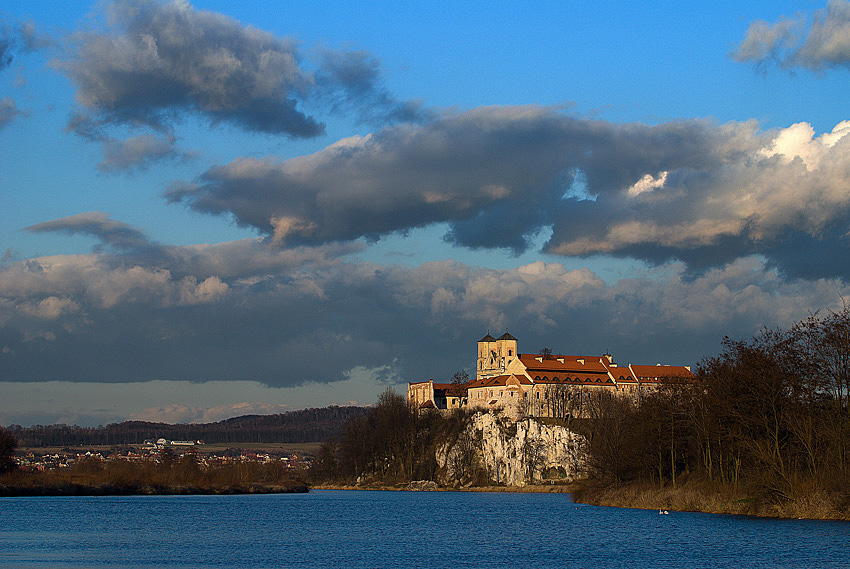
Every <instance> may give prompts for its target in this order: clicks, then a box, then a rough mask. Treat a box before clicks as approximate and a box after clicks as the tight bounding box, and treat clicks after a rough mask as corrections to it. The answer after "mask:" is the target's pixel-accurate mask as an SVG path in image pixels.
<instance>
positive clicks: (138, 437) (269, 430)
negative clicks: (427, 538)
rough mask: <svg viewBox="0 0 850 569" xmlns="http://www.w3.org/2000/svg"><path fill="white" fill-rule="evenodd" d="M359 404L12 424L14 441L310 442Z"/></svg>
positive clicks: (339, 425) (355, 413) (359, 410)
mask: <svg viewBox="0 0 850 569" xmlns="http://www.w3.org/2000/svg"><path fill="white" fill-rule="evenodd" d="M365 413H366V408H364V407H337V406H332V407H323V408H320V409H304V410H301V411H290V412H288V413H282V414H278V415H246V416H244V417H235V418H233V419H227V420H224V421H219V422H217V423H203V424H194V423H188V424H178V425H171V424H168V423H149V422H145V421H125V422H123V423H113V424H110V425H106V426H100V427H78V426H76V425H35V426H33V427H26V428H25V427H21V426H20V425H12V426H10V427H8V430H9V431H10V432H11V433H12V434H13V435H14V436H15V437H16V438H17V439H18V441H19V442H20V446H24V447H39V446H59V447H63V446H85V445H122V444H141V443H143V442H144V441H145V440H146V439H154V440H155V439H158V438H165V439H169V440H202V441H204V442H206V443H312V442H324V441H327V440H330V439H332V438H334V437H336V436H337V435H338V434H339V433H340V432H341V431H342V429H343V428H344V426H345V425H346V424H347V423H348V422H349V421H350V420H352V419H355V418H357V417H361V416H363V415H364V414H365Z"/></svg>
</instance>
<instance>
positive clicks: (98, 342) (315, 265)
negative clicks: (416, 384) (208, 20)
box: [0, 215, 850, 387]
mask: <svg viewBox="0 0 850 569" xmlns="http://www.w3.org/2000/svg"><path fill="white" fill-rule="evenodd" d="M87 219H88V221H86V220H87ZM48 227H49V228H52V229H53V230H58V231H66V230H67V228H68V227H85V228H86V229H85V231H88V232H89V233H91V234H100V233H102V234H103V239H104V240H105V241H110V242H117V243H118V244H124V243H126V242H128V241H129V242H130V243H133V244H135V241H136V240H137V238H138V236H136V235H134V234H133V233H132V232H131V233H130V237H129V238H128V237H127V236H126V235H124V234H123V230H124V229H125V228H124V227H123V226H122V224H120V222H115V221H112V220H108V219H103V218H102V217H101V216H98V215H89V216H81V217H77V218H70V219H65V220H57V221H56V222H53V223H49V224H48V225H41V227H40V228H39V230H47V228H48ZM116 233H117V236H116ZM352 247H353V246H347V247H346V246H343V245H337V244H327V245H322V246H318V247H306V246H304V247H298V248H293V249H287V250H280V249H278V248H270V247H269V246H268V245H267V244H265V243H263V242H262V241H261V240H247V241H239V242H233V243H222V244H219V245H206V246H191V247H179V246H162V247H161V248H160V250H159V254H158V255H151V254H150V253H149V251H147V250H146V249H145V248H144V247H123V246H119V247H114V248H113V249H112V250H113V252H100V253H92V254H85V255H64V256H53V257H42V258H38V259H30V260H22V261H11V262H6V263H5V264H4V265H2V266H0V365H2V369H3V370H4V380H6V381H47V380H65V381H98V382H138V381H148V380H154V379H159V380H189V381H218V380H220V381H229V380H255V381H260V382H262V383H264V384H266V385H270V386H278V387H285V386H297V385H302V384H304V383H307V382H316V383H329V382H336V381H340V380H343V379H345V378H346V377H349V376H350V375H351V373H353V372H354V370H357V369H363V370H372V372H373V373H374V374H375V376H376V377H377V376H380V377H384V378H385V381H387V382H388V383H392V384H395V383H398V382H403V381H407V380H418V379H422V378H421V377H420V375H421V373H423V371H422V370H427V372H428V374H429V375H432V374H433V376H434V377H437V378H447V377H450V376H451V374H452V373H453V372H454V371H456V370H458V369H461V368H471V367H472V365H474V359H473V354H474V341H475V340H476V339H477V338H478V337H480V335H481V333H482V331H485V330H486V329H488V328H490V329H493V330H501V329H505V328H508V327H509V328H510V330H511V331H512V333H514V334H515V335H517V336H518V337H520V339H521V341H522V343H523V344H522V345H523V348H522V349H523V350H527V351H534V350H537V349H539V348H540V347H541V346H543V345H548V346H550V347H553V348H558V349H562V350H565V351H570V352H577V353H595V352H599V351H600V350H605V349H607V350H610V351H612V352H613V353H614V354H615V356H616V357H617V358H618V359H619V360H620V361H623V362H624V363H628V362H643V363H652V362H645V361H644V360H645V359H646V358H648V357H649V358H653V359H657V360H658V361H662V362H674V363H695V362H696V361H697V360H698V359H699V358H700V357H702V356H704V355H707V354H705V353H703V352H702V351H701V350H702V349H704V346H706V345H716V344H717V343H718V342H719V339H720V338H722V336H723V335H724V334H727V333H729V331H730V330H739V331H741V330H743V331H745V333H747V334H749V333H753V332H755V331H756V328H757V325H755V324H754V323H758V326H760V325H761V324H767V325H788V324H790V323H791V322H793V321H794V320H796V319H799V318H801V317H802V316H805V314H806V311H807V310H817V309H819V308H822V307H830V306H835V305H837V303H838V302H839V301H840V296H839V295H847V294H850V290H848V288H847V287H846V285H843V284H842V283H841V282H840V281H838V280H836V279H818V280H813V281H797V282H787V281H785V280H783V279H782V278H781V277H780V276H779V275H778V274H777V273H776V272H775V271H772V270H770V269H768V268H766V267H765V266H764V264H763V263H762V262H761V261H759V260H758V259H756V258H753V257H750V258H746V259H741V260H738V261H735V262H733V263H730V264H729V265H727V266H726V267H724V268H722V269H712V270H708V271H706V272H705V274H703V275H702V276H699V277H696V278H685V272H684V269H683V267H682V266H678V267H675V266H674V267H670V268H667V269H666V271H665V272H661V273H658V274H656V273H654V272H648V273H646V274H644V275H639V276H636V277H634V278H630V279H624V280H621V281H620V282H618V283H615V284H606V283H605V282H603V281H602V279H600V278H599V277H598V276H596V275H595V274H594V273H593V272H591V271H589V270H587V269H578V270H570V269H567V268H566V267H564V266H563V265H561V264H559V263H543V262H536V263H531V264H528V265H524V266H521V267H518V268H514V269H508V270H495V269H485V268H475V267H470V266H468V265H464V264H462V263H458V262H454V261H440V262H432V263H426V264H424V265H422V266H419V267H414V268H406V267H399V266H381V265H374V264H370V263H354V262H350V261H347V260H346V256H347V255H348V254H349V253H351V252H352V251H354V250H356V249H353V248H352ZM600 322H604V323H605V324H604V325H602V326H600V325H599V323H600Z"/></svg>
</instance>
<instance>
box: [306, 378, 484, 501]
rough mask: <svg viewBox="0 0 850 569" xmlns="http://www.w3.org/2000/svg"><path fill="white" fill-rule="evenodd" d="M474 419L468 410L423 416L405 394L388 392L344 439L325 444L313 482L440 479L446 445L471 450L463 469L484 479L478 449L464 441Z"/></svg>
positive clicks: (351, 425)
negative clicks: (440, 456) (440, 452)
mask: <svg viewBox="0 0 850 569" xmlns="http://www.w3.org/2000/svg"><path fill="white" fill-rule="evenodd" d="M471 415H472V414H471V413H470V412H468V411H465V410H462V409H458V410H454V411H453V412H451V413H448V414H442V413H436V412H430V413H421V414H420V413H417V411H416V410H415V409H412V408H411V407H410V406H409V405H408V404H407V400H406V398H405V397H404V396H403V395H400V394H398V393H396V392H395V391H393V390H392V389H387V390H386V391H385V392H384V393H383V394H381V396H380V397H379V398H378V402H377V404H376V405H375V406H373V407H371V408H369V409H368V410H367V412H366V414H365V415H363V416H361V417H357V418H354V419H352V420H351V421H349V423H348V425H347V426H346V428H345V429H344V430H343V431H342V433H341V434H340V435H339V437H338V438H336V439H335V440H331V441H328V442H326V443H325V444H324V445H322V447H321V449H320V450H319V452H318V454H317V456H316V457H315V459H314V461H313V465H312V467H311V469H310V473H309V476H310V480H311V482H313V483H316V484H323V483H334V484H357V483H361V484H378V485H380V484H387V485H389V484H398V483H406V482H410V481H413V480H434V479H435V478H436V473H437V468H438V466H437V460H436V453H437V448H438V446H440V445H442V444H444V443H445V442H455V443H457V442H459V443H460V445H459V446H460V447H461V448H464V449H466V450H465V452H461V453H460V456H459V458H458V461H460V462H462V461H464V460H465V461H466V463H465V464H459V465H458V466H459V467H460V468H461V470H460V471H461V472H462V473H465V474H467V475H469V476H476V475H481V472H480V470H478V469H476V465H477V462H476V461H475V455H474V452H475V449H474V447H473V445H472V444H464V443H469V442H470V441H465V440H464V438H465V437H466V436H467V435H466V426H467V424H468V421H469V417H470V416H471ZM464 466H466V467H467V470H463V467H464ZM482 482H483V480H482Z"/></svg>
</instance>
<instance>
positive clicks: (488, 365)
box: [475, 332, 517, 379]
mask: <svg viewBox="0 0 850 569" xmlns="http://www.w3.org/2000/svg"><path fill="white" fill-rule="evenodd" d="M516 357H517V339H516V338H514V337H513V336H511V335H510V334H508V333H507V332H505V333H504V334H502V335H501V336H499V339H498V340H497V339H496V338H494V337H493V336H491V335H490V333H489V332H488V333H487V335H486V336H484V337H483V338H481V339H480V340H478V363H477V365H476V370H475V379H481V378H482V377H493V376H495V375H502V374H504V373H505V368H506V367H507V365H508V364H509V363H511V360H514V359H516Z"/></svg>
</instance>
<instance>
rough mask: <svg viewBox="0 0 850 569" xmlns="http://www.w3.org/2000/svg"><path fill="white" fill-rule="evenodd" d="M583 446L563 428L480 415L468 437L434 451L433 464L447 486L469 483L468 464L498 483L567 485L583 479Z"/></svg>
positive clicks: (471, 424) (577, 437)
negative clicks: (552, 482) (434, 460)
mask: <svg viewBox="0 0 850 569" xmlns="http://www.w3.org/2000/svg"><path fill="white" fill-rule="evenodd" d="M585 447H586V441H585V439H584V437H582V436H581V435H579V434H576V433H573V432H571V431H569V430H567V429H566V428H564V427H560V426H555V425H544V424H542V423H540V422H538V421H537V420H535V419H525V420H522V421H519V422H514V421H512V420H511V419H510V418H508V417H505V416H504V415H501V416H500V415H494V414H492V413H478V414H476V415H474V416H473V417H472V421H471V423H470V425H469V426H468V427H467V429H466V432H464V433H462V434H461V436H460V437H458V439H457V440H455V441H451V442H450V443H447V444H445V445H443V446H442V447H440V448H439V449H438V450H437V464H438V466H439V467H440V471H441V472H442V473H443V476H442V478H443V480H441V482H442V483H443V484H447V485H454V484H456V483H461V484H465V483H467V482H468V479H469V478H470V463H474V465H475V467H476V468H477V469H478V471H479V472H480V471H481V469H483V470H484V472H485V473H486V476H487V477H488V478H489V480H490V481H491V482H493V483H496V484H505V485H507V486H524V485H526V484H530V483H545V482H548V481H550V480H557V481H563V482H568V481H572V480H575V479H576V478H580V477H581V476H582V475H583V471H584V456H585Z"/></svg>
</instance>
